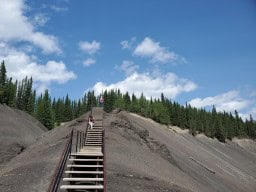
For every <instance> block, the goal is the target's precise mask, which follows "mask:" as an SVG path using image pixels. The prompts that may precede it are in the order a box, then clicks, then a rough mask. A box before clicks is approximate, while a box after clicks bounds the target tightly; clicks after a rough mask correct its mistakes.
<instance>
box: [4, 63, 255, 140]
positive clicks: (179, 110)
mask: <svg viewBox="0 0 256 192" xmlns="http://www.w3.org/2000/svg"><path fill="white" fill-rule="evenodd" d="M6 74H7V71H6V67H5V63H4V61H3V62H2V63H1V67H0V103H1V104H6V105H8V106H10V107H14V108H17V109H20V110H23V111H25V112H27V113H29V114H31V115H33V116H34V117H36V118H37V119H38V120H39V121H40V122H41V123H42V124H43V125H45V126H46V127H47V128H48V129H53V128H54V127H56V126H59V125H60V124H61V122H66V121H70V120H72V119H74V118H77V117H79V116H80V115H82V114H84V113H85V112H87V111H90V109H91V107H95V106H98V105H99V102H98V101H99V97H100V95H98V96H95V94H94V91H88V92H87V93H85V94H84V97H83V98H81V99H78V100H71V99H70V98H69V96H68V95H66V96H65V97H63V98H51V97H50V95H49V92H48V90H45V92H44V93H43V94H40V95H39V96H37V94H36V91H35V90H33V79H32V78H28V77H25V78H24V79H23V80H22V81H19V82H18V81H17V80H16V81H13V80H12V78H11V77H10V78H8V77H7V75H6ZM102 96H103V98H104V110H105V111H106V112H111V111H112V110H114V109H116V108H119V109H121V110H126V111H129V112H133V113H137V114H139V115H142V116H144V117H147V118H151V119H153V120H155V121H156V122H159V123H161V124H165V125H174V126H178V127H180V128H182V129H189V132H190V133H191V134H192V135H196V134H199V133H204V134H205V135H206V136H208V137H211V138H214V137H215V138H217V139H218V140H219V141H221V142H225V140H226V139H229V140H231V139H232V138H234V137H238V138H252V139H255V138H256V122H255V121H254V120H253V118H252V116H251V115H250V118H249V119H246V120H243V119H242V118H241V117H240V116H239V114H238V112H237V111H234V113H231V112H225V111H223V112H217V110H216V108H215V106H213V107H212V109H211V110H206V109H198V108H195V107H191V106H190V105H188V104H186V105H180V104H179V103H177V102H175V101H171V100H170V99H168V98H166V97H165V96H164V94H161V95H160V98H158V99H152V98H151V99H149V100H147V99H146V97H145V96H144V95H143V93H141V96H140V97H136V96H135V95H134V94H131V95H130V94H129V93H128V92H126V93H125V94H123V93H121V91H120V90H105V91H104V92H103V93H102Z"/></svg>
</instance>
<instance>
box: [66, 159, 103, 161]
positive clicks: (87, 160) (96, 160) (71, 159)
mask: <svg viewBox="0 0 256 192" xmlns="http://www.w3.org/2000/svg"><path fill="white" fill-rule="evenodd" d="M69 161H103V159H69Z"/></svg>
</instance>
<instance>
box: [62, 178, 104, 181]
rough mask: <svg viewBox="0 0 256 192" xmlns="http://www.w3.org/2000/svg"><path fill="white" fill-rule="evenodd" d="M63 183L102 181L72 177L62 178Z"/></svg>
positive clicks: (100, 179)
mask: <svg viewBox="0 0 256 192" xmlns="http://www.w3.org/2000/svg"><path fill="white" fill-rule="evenodd" d="M63 181H103V178H91V177H90V178H78V177H73V178H70V177H69V178H63Z"/></svg>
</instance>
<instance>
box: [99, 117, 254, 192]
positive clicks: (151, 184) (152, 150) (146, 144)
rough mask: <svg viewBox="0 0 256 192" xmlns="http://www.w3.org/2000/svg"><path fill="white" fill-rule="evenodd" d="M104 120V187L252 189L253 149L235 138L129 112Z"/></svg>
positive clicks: (239, 191) (211, 191) (139, 191)
mask: <svg viewBox="0 0 256 192" xmlns="http://www.w3.org/2000/svg"><path fill="white" fill-rule="evenodd" d="M104 125H105V128H106V155H107V156H106V159H107V186H108V191H111V192H115V191H124V192H125V191H131V192H133V191H134V192H135V191H136V192H142V191H147V192H151V191H152V192H153V191H180V192H183V191H184V192H185V191H197V192H200V191H202V192H205V191H207V192H217V191H225V192H229V191H230V192H235V191H237V192H242V191H246V192H249V191H251V192H255V191H256V153H254V152H253V151H252V150H247V149H245V148H242V147H240V146H239V145H238V144H237V143H234V142H230V141H228V142H227V143H220V142H219V141H217V140H215V139H210V138H207V137H205V136H204V135H198V136H197V137H193V136H191V135H190V134H189V133H187V131H182V130H180V129H179V128H177V127H167V126H163V125H160V124H158V123H155V122H154V121H152V120H150V119H146V118H143V117H140V116H138V115H135V114H131V113H127V112H120V113H118V114H106V115H105V119H104ZM247 145H249V143H248V142H247ZM250 145H252V146H253V145H254V146H255V141H251V142H250ZM246 147H247V148H248V146H246Z"/></svg>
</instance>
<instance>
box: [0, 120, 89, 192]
mask: <svg viewBox="0 0 256 192" xmlns="http://www.w3.org/2000/svg"><path fill="white" fill-rule="evenodd" d="M86 119H87V115H83V116H82V117H81V118H79V119H76V120H73V121H71V122H68V123H66V124H64V125H62V126H60V127H57V128H55V129H53V130H51V131H48V132H46V133H44V134H42V135H41V136H40V137H39V138H38V139H37V141H36V142H35V143H33V144H32V145H30V146H29V147H27V148H26V149H25V150H24V151H23V152H22V153H20V154H19V155H17V156H16V157H14V158H13V159H12V160H11V161H10V162H8V163H6V164H5V165H4V166H3V167H2V169H0V191H1V192H7V191H10V192H44V191H47V190H48V188H49V185H50V183H51V181H52V178H53V175H54V173H55V169H56V166H57V165H58V162H59V159H60V157H61V154H62V152H63V150H64V148H65V145H66V143H67V139H68V137H67V136H68V135H69V134H70V131H71V129H72V128H74V129H75V130H83V129H84V128H85V126H86V125H87V122H86V121H85V120H86ZM74 137H75V135H74Z"/></svg>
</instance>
